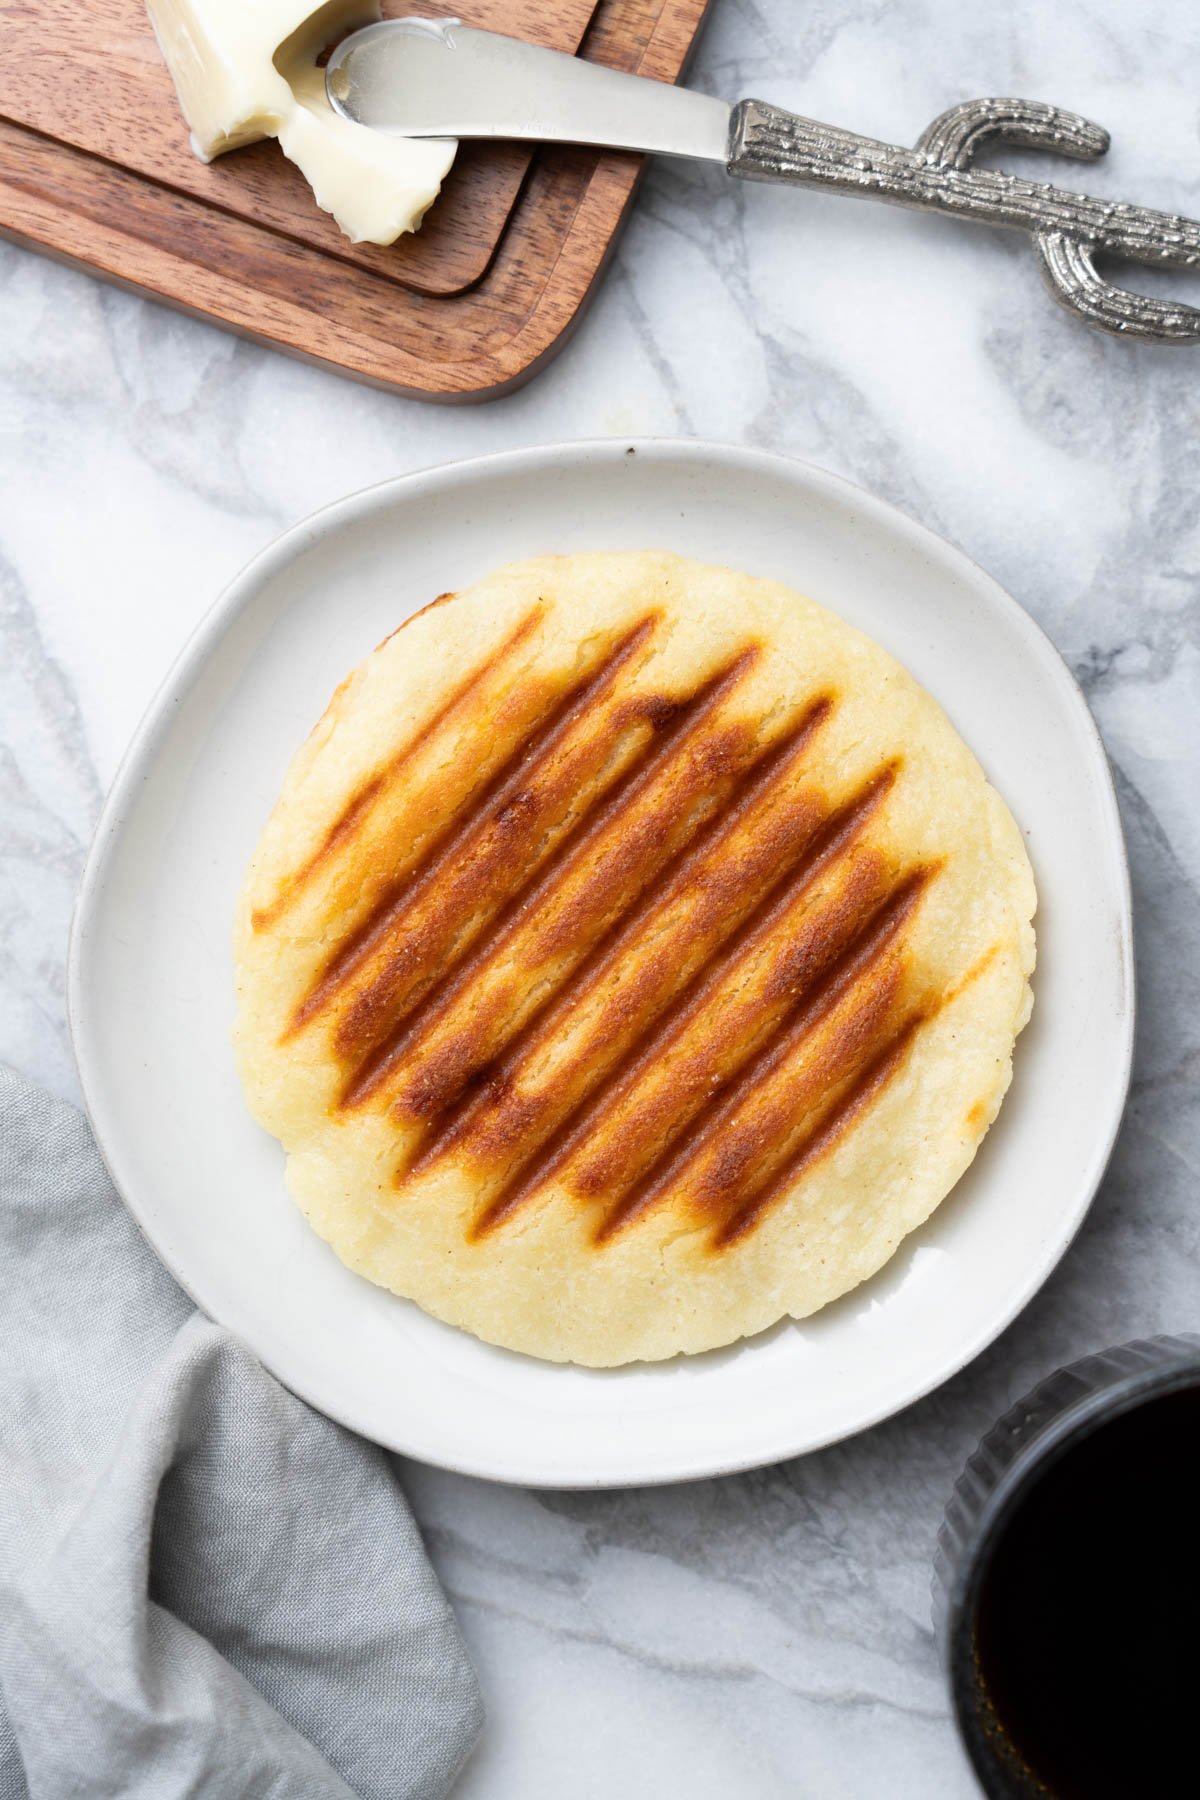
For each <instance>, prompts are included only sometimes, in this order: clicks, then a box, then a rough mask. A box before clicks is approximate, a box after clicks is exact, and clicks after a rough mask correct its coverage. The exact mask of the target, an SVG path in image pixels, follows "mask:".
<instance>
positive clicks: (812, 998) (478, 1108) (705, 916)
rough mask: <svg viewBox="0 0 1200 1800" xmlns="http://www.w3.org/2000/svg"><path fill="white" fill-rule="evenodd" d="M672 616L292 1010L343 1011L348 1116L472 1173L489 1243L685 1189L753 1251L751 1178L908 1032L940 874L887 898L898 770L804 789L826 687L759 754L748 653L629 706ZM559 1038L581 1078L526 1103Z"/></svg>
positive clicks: (630, 640)
mask: <svg viewBox="0 0 1200 1800" xmlns="http://www.w3.org/2000/svg"><path fill="white" fill-rule="evenodd" d="M658 623H659V620H658V616H657V615H656V614H649V615H647V616H646V617H645V618H643V619H641V620H640V621H638V623H637V624H636V625H634V626H633V627H632V628H631V629H629V630H627V631H626V632H625V633H623V634H622V635H621V636H619V637H618V638H617V639H616V641H615V642H612V643H610V644H608V645H607V646H605V649H604V652H603V654H601V655H600V656H599V658H598V659H597V660H595V661H594V662H593V663H591V664H590V665H588V666H587V667H586V668H585V670H584V673H583V674H582V675H581V676H579V677H577V679H576V680H575V681H574V682H572V683H569V684H568V685H567V686H566V687H565V688H564V689H562V690H561V691H560V692H558V693H553V694H547V695H545V696H543V704H542V707H541V710H540V711H539V712H537V713H536V715H535V716H534V718H533V719H532V721H531V722H527V728H526V729H525V731H524V734H523V735H522V736H521V737H520V738H519V739H518V741H517V742H516V743H515V744H513V745H512V746H511V747H506V748H507V754H506V756H505V758H504V760H503V761H502V762H501V763H500V765H499V767H498V768H497V769H496V770H495V771H494V772H493V773H492V774H491V776H490V778H489V779H487V780H486V781H484V782H482V783H468V784H467V785H466V786H465V788H464V790H463V793H462V795H461V799H460V802H459V805H458V807H457V808H456V809H455V810H454V812H453V813H452V815H451V817H450V820H449V822H448V824H447V826H446V827H445V828H444V830H443V831H442V832H441V833H440V834H439V835H438V836H437V837H436V838H435V840H434V841H433V843H432V844H431V845H429V846H428V847H427V850H426V854H425V855H424V857H422V858H419V859H418V860H417V861H416V862H415V863H414V864H413V865H412V866H409V867H407V868H406V869H405V870H404V873H403V876H402V878H401V879H400V880H398V881H397V882H396V883H395V884H394V885H393V886H392V887H391V888H390V889H389V890H388V891H387V893H386V894H385V897H384V899H383V900H382V902H381V903H380V904H379V905H378V906H376V907H375V908H374V909H373V911H372V913H371V914H370V915H369V916H368V918H367V919H366V920H365V921H364V922H363V923H361V924H360V925H359V927H358V929H357V930H356V931H355V932H354V933H353V935H352V936H351V937H350V938H349V939H348V940H347V941H346V942H343V943H340V944H337V945H336V946H335V948H334V950H333V952H332V954H331V955H330V956H329V958H328V959H327V961H326V963H325V966H324V968H323V969H322V972H321V974H320V976H319V978H318V980H317V982H316V983H315V985H314V987H313V988H312V989H311V991H310V992H309V994H307V995H306V996H305V998H304V1000H303V1001H302V1002H301V1004H300V1005H299V1007H298V1008H297V1009H296V1011H295V1013H294V1015H293V1019H292V1022H291V1026H290V1033H292V1034H294V1033H296V1032H298V1031H299V1030H301V1029H303V1028H304V1027H305V1026H306V1025H308V1024H309V1023H310V1021H312V1020H313V1019H314V1018H315V1017H317V1016H318V1015H320V1014H322V1013H326V1012H328V1011H330V1010H331V1009H332V1010H333V1011H334V1012H335V1014H336V1022H335V1025H334V1043H335V1045H336V1047H337V1049H338V1052H339V1054H340V1055H341V1056H342V1057H343V1059H344V1061H345V1063H346V1066H347V1075H346V1079H345V1082H344V1085H343V1090H342V1096H341V1100H340V1103H339V1104H340V1106H341V1107H342V1108H357V1107H361V1106H363V1105H366V1104H371V1103H374V1104H375V1105H376V1106H386V1107H388V1108H390V1110H391V1111H392V1112H393V1113H394V1115H395V1117H396V1119H397V1122H398V1123H400V1122H404V1123H407V1124H408V1125H409V1126H410V1127H412V1128H415V1130H414V1132H413V1135H412V1136H410V1141H409V1145H408V1149H407V1153H406V1154H405V1156H404V1157H403V1159H402V1160H401V1161H400V1163H398V1165H397V1166H396V1169H395V1171H394V1181H395V1185H396V1186H397V1188H400V1189H403V1187H404V1185H405V1183H406V1181H407V1180H408V1179H409V1178H410V1177H411V1176H412V1175H414V1174H417V1173H419V1172H421V1171H422V1170H424V1169H426V1168H428V1167H429V1166H430V1165H431V1164H433V1163H436V1162H437V1161H438V1160H440V1159H441V1158H442V1157H444V1156H446V1155H450V1154H455V1153H457V1154H458V1155H460V1156H463V1157H465V1158H467V1159H468V1160H469V1161H470V1162H471V1164H472V1167H473V1169H474V1170H475V1173H476V1176H477V1179H478V1182H479V1186H480V1189H481V1192H482V1194H483V1195H484V1198H483V1201H482V1204H481V1205H480V1207H479V1210H478V1213H477V1216H476V1220H475V1224H474V1226H473V1228H472V1232H471V1235H472V1237H473V1238H475V1239H476V1240H478V1239H479V1238H481V1237H483V1236H485V1235H487V1234H488V1233H489V1232H491V1231H492V1230H494V1229H495V1228H496V1227H497V1226H499V1225H500V1224H502V1223H503V1221H505V1220H506V1219H508V1218H510V1217H511V1216H512V1215H513V1214H514V1213H515V1212H516V1211H517V1209H518V1208H519V1207H520V1206H522V1205H523V1204H525V1203H527V1202H528V1201H529V1200H531V1199H532V1198H533V1197H534V1196H535V1195H536V1194H537V1193H538V1192H540V1191H542V1190H544V1189H545V1188H546V1186H547V1184H548V1183H549V1182H550V1180H551V1179H557V1180H559V1181H560V1182H562V1184H563V1185H564V1186H566V1187H567V1188H568V1190H569V1191H571V1192H573V1193H575V1194H576V1195H577V1196H578V1198H579V1200H580V1201H581V1202H583V1203H586V1204H588V1205H590V1206H592V1207H595V1206H596V1205H599V1206H600V1207H601V1209H602V1212H601V1216H600V1218H599V1221H598V1223H597V1225H596V1228H595V1233H594V1241H595V1243H596V1244H597V1246H602V1245H603V1244H605V1243H606V1242H608V1241H609V1240H610V1239H611V1238H612V1237H613V1236H614V1235H615V1234H616V1233H617V1232H618V1231H621V1230H623V1229H625V1228H626V1227H627V1226H628V1224H629V1223H630V1221H631V1220H633V1219H635V1218H636V1217H638V1216H640V1215H641V1214H642V1213H644V1212H645V1211H646V1209H647V1208H648V1207H649V1206H651V1205H656V1204H659V1203H660V1202H664V1201H668V1200H670V1199H671V1198H672V1197H674V1198H676V1199H680V1200H682V1201H683V1202H685V1203H687V1204H690V1205H693V1206H695V1207H698V1208H699V1209H700V1210H701V1211H702V1212H703V1213H704V1214H705V1216H711V1217H712V1218H713V1220H714V1225H713V1238H712V1241H713V1243H714V1245H722V1244H724V1243H726V1242H733V1241H734V1240H735V1238H736V1237H737V1236H740V1235H742V1234H743V1233H744V1231H745V1230H746V1229H748V1228H749V1227H748V1225H747V1224H746V1223H745V1222H744V1221H745V1220H749V1219H750V1218H752V1217H756V1216H757V1214H758V1212H759V1211H761V1207H755V1206H753V1205H752V1204H751V1203H750V1202H749V1201H748V1200H747V1198H746V1195H747V1193H748V1191H749V1189H748V1183H749V1180H750V1176H751V1172H752V1169H755V1170H758V1171H759V1174H758V1175H757V1176H756V1179H758V1180H760V1181H768V1182H769V1180H770V1175H769V1171H770V1169H771V1168H772V1167H773V1166H774V1163H775V1161H777V1160H778V1158H779V1157H780V1156H782V1155H784V1154H785V1153H786V1152H787V1146H788V1145H789V1144H793V1143H794V1142H795V1140H796V1139H797V1137H798V1136H802V1135H803V1126H804V1123H805V1121H806V1119H807V1118H808V1113H809V1112H811V1111H812V1109H813V1108H815V1107H819V1106H820V1105H822V1104H824V1103H825V1102H827V1101H829V1099H830V1096H831V1095H833V1096H835V1099H834V1102H833V1107H832V1110H833V1111H836V1109H837V1105H838V1101H837V1099H836V1095H837V1094H838V1092H839V1091H840V1089H841V1088H842V1087H846V1086H848V1085H849V1084H850V1083H852V1081H853V1080H854V1078H855V1075H856V1073H857V1072H858V1071H859V1069H860V1066H861V1065H862V1064H863V1063H864V1062H865V1061H869V1060H870V1057H871V1055H872V1053H873V1052H874V1051H875V1050H876V1049H877V1047H878V1041H879V1039H880V1037H881V1034H883V1033H884V1032H885V1031H886V1029H887V1027H888V1026H889V1023H894V1020H893V1017H892V1015H893V1012H894V1003H895V1002H896V999H897V995H898V993H899V990H900V988H901V987H902V985H903V982H902V976H901V972H900V964H899V962H898V960H897V958H896V956H895V955H889V952H890V949H891V946H892V944H893V940H894V939H895V938H896V937H897V935H898V934H899V933H900V931H901V930H902V927H903V924H904V922H905V920H906V919H907V917H908V915H909V913H910V912H911V910H912V907H913V905H915V903H916V900H917V899H918V898H919V896H920V893H921V891H922V889H923V887H924V886H925V884H926V882H927V881H928V880H929V879H930V878H931V875H932V873H934V872H935V871H931V870H917V871H914V872H912V873H910V874H909V875H907V876H899V875H896V876H894V877H893V878H892V879H891V882H890V885H889V878H888V871H887V870H886V868H885V866H884V865H883V864H882V862H881V860H880V859H879V857H878V856H877V855H875V854H874V853H872V852H871V851H870V850H869V849H867V850H865V851H860V850H859V849H858V844H859V839H860V838H861V836H862V834H863V833H864V832H865V831H866V829H867V828H868V826H869V824H870V821H871V819H872V816H873V815H874V813H875V811H876V809H877V808H878V807H879V806H881V805H882V804H884V803H885V802H886V799H887V796H888V794H889V793H890V791H891V789H892V787H893V785H894V783H895V781H896V779H897V777H898V774H899V768H900V765H899V761H898V759H897V760H894V761H892V762H890V763H888V764H885V765H884V766H883V767H882V768H880V769H878V770H877V771H876V772H875V774H874V775H872V776H871V777H870V778H869V779H868V780H867V781H866V782H865V783H863V784H862V785H861V787H860V788H859V790H858V791H857V792H856V793H855V794H853V795H851V797H850V798H849V799H848V800H847V801H845V802H844V803H843V804H842V805H841V806H837V807H833V806H831V805H830V804H829V802H828V800H827V799H826V797H825V796H824V795H823V794H822V793H820V792H819V791H818V790H816V789H814V788H806V787H805V786H804V785H803V783H802V782H801V781H799V780H798V776H799V775H800V772H801V767H802V763H803V758H804V753H805V752H806V750H807V748H808V746H809V744H810V741H811V740H812V738H813V737H814V735H815V734H816V733H817V732H818V731H819V729H820V727H821V726H822V724H824V723H825V721H826V720H827V718H828V717H829V715H830V714H831V712H832V711H833V709H834V706H835V704H836V701H835V699H834V697H833V696H831V695H829V694H819V695H817V696H815V697H814V698H813V699H811V700H810V701H809V702H808V704H807V705H806V706H805V707H804V708H803V709H802V710H801V712H800V713H799V716H798V717H795V718H793V719H792V720H791V722H790V723H789V724H787V725H785V726H784V727H783V728H782V729H780V730H777V732H776V733H775V735H774V736H773V737H770V738H768V741H767V743H766V744H765V746H764V745H763V744H762V743H761V742H760V739H761V735H762V721H755V720H747V719H745V718H744V717H742V718H732V719H731V718H730V717H728V715H727V702H729V701H730V700H731V698H733V697H734V696H735V695H736V691H737V689H738V686H739V684H740V683H741V681H742V680H743V678H744V676H745V675H746V674H747V673H748V671H749V669H750V668H751V667H752V666H753V664H754V663H755V662H756V661H757V658H758V656H759V654H760V651H759V647H758V646H757V645H756V644H754V643H747V644H745V645H744V646H743V647H742V648H741V649H740V650H738V651H737V652H736V653H734V654H733V655H732V656H730V657H728V658H727V659H726V661H725V663H724V664H723V665H721V666H720V667H719V668H718V669H717V670H716V671H715V672H714V673H712V674H711V675H710V676H708V677H707V679H705V680H704V681H702V682H701V683H700V684H699V685H698V686H697V687H695V688H694V689H693V690H692V691H691V692H689V693H686V694H684V695H674V696H669V695H665V694H656V693H650V694H644V693H639V694H637V695H636V696H632V697H631V696H629V695H627V694H626V693H625V692H624V690H623V687H622V677H623V676H624V675H625V674H626V673H627V671H628V669H629V667H630V665H631V664H634V663H636V660H637V656H638V653H639V652H640V651H642V650H643V649H644V648H645V647H646V646H647V645H648V644H649V642H650V640H651V639H652V638H653V636H654V633H655V631H656V628H657V626H658ZM522 631H523V627H519V628H518V631H517V632H515V633H513V634H511V635H510V637H509V639H507V640H506V643H505V645H503V646H501V650H500V651H499V652H495V653H493V655H492V656H490V657H489V658H488V659H486V661H485V662H484V663H482V664H481V665H480V666H479V668H478V669H477V670H476V671H474V672H473V673H472V674H471V675H468V677H467V678H466V679H465V680H464V681H463V682H462V683H460V685H459V687H458V689H457V690H456V696H468V697H469V696H470V695H471V694H472V692H473V691H476V690H477V687H478V682H479V679H480V678H481V676H482V675H483V674H484V673H485V672H486V671H489V670H490V669H491V668H493V667H494V666H495V664H496V662H497V659H498V657H501V656H502V655H503V653H504V651H505V650H506V649H507V648H508V646H510V645H512V644H513V643H514V640H519V638H520V636H521V635H522ZM448 711H449V708H448V707H446V706H444V707H442V708H441V709H439V711H438V713H436V714H435V715H434V718H433V719H432V720H431V721H430V724H429V725H428V726H427V727H426V728H425V731H424V733H423V735H424V736H429V735H431V734H433V733H435V732H436V730H437V729H438V727H439V725H440V724H442V723H443V722H444V721H445V719H446V718H447V716H448ZM410 751H411V747H410V746H406V748H405V750H404V751H402V752H400V753H399V754H398V755H397V756H396V757H394V758H392V759H391V762H390V764H389V769H391V768H395V767H397V766H402V765H403V763H404V762H405V761H406V760H407V759H408V755H409V754H410ZM789 778H790V779H789ZM372 797H373V794H372ZM673 907H674V909H675V913H674V916H672V908H673ZM877 964H880V965H882V966H880V967H879V968H878V969H877V967H876V965H877ZM597 993H599V994H601V995H602V996H603V1000H602V1003H601V1004H600V1005H599V1006H597V1005H596V1004H595V1001H594V998H593V1005H592V1018H591V1020H590V1021H589V1023H590V1027H591V1028H590V1030H589V1029H586V1028H584V1029H582V1030H581V1029H580V1026H579V1015H580V1014H581V1013H582V1012H584V1011H585V1010H586V1007H587V1003H588V1000H589V998H590V997H594V996H596V995H597ZM847 994H848V995H849V1000H848V1002H847V1000H846V996H847ZM847 1007H848V1010H847ZM831 1020H832V1023H830V1021H831ZM573 1026H574V1031H572V1027H573ZM564 1035H565V1036H567V1037H568V1038H570V1037H571V1036H572V1035H573V1036H574V1037H575V1039H576V1042H575V1043H574V1044H573V1045H572V1046H571V1053H570V1054H569V1055H568V1056H567V1058H566V1059H565V1060H566V1067H565V1068H564V1067H563V1066H562V1065H563V1058H562V1057H561V1056H560V1058H559V1061H558V1064H557V1065H556V1066H555V1068H554V1070H553V1073H552V1074H551V1076H550V1078H549V1079H548V1080H544V1081H543V1082H542V1084H541V1087H540V1089H538V1088H536V1087H535V1088H534V1090H533V1091H530V1085H529V1076H530V1075H531V1074H534V1075H535V1076H536V1066H537V1063H538V1059H539V1057H541V1058H542V1060H543V1061H544V1060H545V1056H546V1053H547V1050H548V1049H549V1048H550V1047H551V1046H552V1045H553V1044H554V1043H555V1042H556V1041H561V1039H562V1038H563V1037H564ZM814 1041H815V1048H813V1049H812V1052H811V1056H810V1058H809V1063H808V1064H806V1066H805V1069H804V1071H803V1073H802V1075H800V1076H797V1074H796V1071H795V1070H794V1069H792V1067H791V1064H792V1061H793V1060H794V1059H795V1058H796V1057H799V1056H801V1053H802V1052H803V1051H805V1050H806V1049H807V1048H808V1047H810V1043H812V1042H814ZM781 1070H782V1071H783V1076H784V1085H783V1090H782V1092H781V1093H776V1088H777V1087H778V1085H779V1081H778V1078H779V1074H780V1071H781ZM522 1076H524V1077H525V1078H526V1080H525V1083H524V1085H523V1084H522V1079H521V1078H522ZM806 1108H807V1109H808V1110H807V1111H806V1110H805V1109H806ZM721 1133H724V1134H725V1136H724V1139H723V1141H722V1143H721V1145H720V1148H719V1151H717V1150H714V1145H715V1143H716V1140H717V1138H718V1136H719V1134H721ZM824 1135H825V1136H828V1135H829V1134H828V1133H825V1134H824ZM764 1168H765V1169H766V1170H767V1173H766V1174H765V1175H764V1174H762V1170H763V1169H764ZM489 1189H490V1190H491V1191H490V1193H489V1192H488V1190H489ZM722 1196H725V1198H724V1199H722ZM729 1196H732V1199H731V1198H729ZM735 1214H736V1217H737V1218H738V1219H742V1220H743V1223H742V1224H741V1225H739V1227H738V1229H737V1231H732V1228H731V1221H732V1220H733V1218H734V1216H735Z"/></svg>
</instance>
